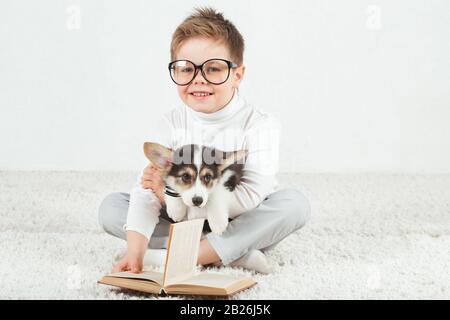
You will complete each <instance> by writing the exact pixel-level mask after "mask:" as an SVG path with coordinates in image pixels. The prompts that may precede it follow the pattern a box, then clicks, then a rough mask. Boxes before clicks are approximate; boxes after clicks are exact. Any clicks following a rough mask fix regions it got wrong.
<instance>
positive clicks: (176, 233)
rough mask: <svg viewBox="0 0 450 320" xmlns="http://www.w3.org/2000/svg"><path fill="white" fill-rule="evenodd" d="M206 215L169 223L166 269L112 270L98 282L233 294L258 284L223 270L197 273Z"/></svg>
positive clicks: (162, 291)
mask: <svg viewBox="0 0 450 320" xmlns="http://www.w3.org/2000/svg"><path fill="white" fill-rule="evenodd" d="M204 221H205V220H204V219H194V220H188V221H183V222H178V223H174V224H172V225H171V226H170V232H169V244H168V248H167V256H166V264H165V267H164V273H162V272H154V271H143V272H141V273H132V272H129V271H125V272H117V273H111V274H108V275H106V276H104V277H103V278H102V279H100V280H99V281H98V282H99V283H102V284H108V285H112V286H117V287H121V288H127V289H132V290H137V291H143V292H148V293H154V294H187V295H214V296H230V295H232V294H234V293H236V292H239V291H241V290H244V289H247V288H249V287H251V286H253V285H255V284H256V282H255V281H254V280H253V279H252V278H248V277H235V276H229V275H224V274H220V273H201V272H200V273H196V272H195V270H196V269H195V267H196V264H197V258H198V249H199V243H200V237H201V235H202V229H203V223H204Z"/></svg>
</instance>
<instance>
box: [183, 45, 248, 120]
mask: <svg viewBox="0 0 450 320" xmlns="http://www.w3.org/2000/svg"><path fill="white" fill-rule="evenodd" d="M214 58H218V59H224V60H228V61H231V62H234V61H233V59H232V58H231V57H230V53H229V50H228V47H227V46H226V44H225V43H224V42H223V41H220V40H216V39H211V38H207V37H193V38H189V39H187V40H185V41H184V42H183V43H182V44H181V45H180V47H179V50H178V52H177V54H176V59H175V60H189V61H192V62H193V63H194V64H196V65H201V64H202V63H203V62H205V61H207V60H209V59H214ZM244 71H245V66H244V65H240V66H238V67H237V68H232V69H231V70H230V75H229V77H228V79H227V81H225V82H224V83H222V84H219V85H215V84H211V83H209V82H208V81H206V79H205V78H204V77H203V75H202V73H201V72H200V70H199V71H198V72H197V74H196V76H195V78H194V79H193V80H192V81H191V82H190V83H189V84H188V85H185V86H180V85H177V90H178V95H179V96H180V98H181V100H182V101H183V102H184V103H185V104H186V105H187V106H189V107H190V108H191V109H193V110H194V111H197V112H203V113H213V112H217V111H219V110H221V109H222V108H223V107H225V106H226V105H227V104H228V103H229V102H230V101H231V99H232V98H233V94H234V90H235V88H238V87H239V84H240V82H241V81H242V78H243V76H244ZM205 94H206V95H205Z"/></svg>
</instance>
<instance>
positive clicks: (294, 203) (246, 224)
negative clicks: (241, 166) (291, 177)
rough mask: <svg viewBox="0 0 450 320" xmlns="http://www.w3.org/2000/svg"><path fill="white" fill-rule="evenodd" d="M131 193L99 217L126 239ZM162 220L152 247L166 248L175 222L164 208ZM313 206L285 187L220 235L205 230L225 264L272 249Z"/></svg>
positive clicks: (104, 207) (117, 197)
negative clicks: (253, 251) (250, 253)
mask: <svg viewBox="0 0 450 320" xmlns="http://www.w3.org/2000/svg"><path fill="white" fill-rule="evenodd" d="M129 201H130V195H129V194H128V193H122V192H115V193H111V194H109V195H108V196H107V197H106V198H105V199H104V200H103V201H102V203H101V204H100V207H99V212H98V217H99V223H100V225H101V226H102V227H103V229H104V230H105V231H106V232H107V233H109V234H111V235H113V236H116V237H119V238H121V239H124V240H126V231H125V230H124V229H123V225H124V224H125V223H126V220H127V213H128V205H129ZM160 213H161V215H160V216H159V223H158V224H157V225H156V228H155V230H154V232H153V234H152V236H151V237H150V241H149V245H148V246H149V247H150V248H152V249H163V248H167V242H168V241H167V240H168V235H169V227H170V224H171V223H173V221H172V219H170V218H169V217H168V215H167V212H166V211H165V209H164V207H163V208H162V209H161V211H160ZM310 213H311V207H310V204H309V201H308V199H307V198H306V197H305V196H304V195H303V194H302V193H301V192H300V191H299V190H297V189H292V188H289V189H282V190H278V191H275V192H273V193H272V194H270V195H268V196H267V197H266V198H265V199H264V200H263V201H262V202H261V203H260V204H259V205H258V206H257V207H256V208H254V209H252V210H250V211H247V212H245V213H243V214H241V215H240V216H238V217H236V218H234V219H233V220H231V221H230V223H229V224H228V227H227V229H226V230H225V231H224V232H223V233H222V234H221V235H220V236H219V235H217V234H214V233H212V232H211V229H210V228H209V226H208V224H207V221H206V223H205V227H204V229H203V231H204V233H207V234H206V238H207V239H208V241H209V243H210V244H211V246H212V247H213V248H214V250H215V251H216V252H217V254H218V256H219V257H220V259H221V261H222V263H223V264H224V265H227V264H229V263H231V262H233V261H234V260H236V259H238V258H240V257H241V256H243V255H244V254H246V253H247V252H248V251H250V250H252V249H260V250H262V251H264V250H267V249H269V248H272V247H273V246H274V245H275V244H277V243H278V242H280V241H281V240H283V239H284V238H285V237H286V236H288V235H289V234H291V233H292V232H294V231H296V230H298V229H300V228H301V227H303V226H304V225H305V223H306V222H307V221H308V220H309V217H310Z"/></svg>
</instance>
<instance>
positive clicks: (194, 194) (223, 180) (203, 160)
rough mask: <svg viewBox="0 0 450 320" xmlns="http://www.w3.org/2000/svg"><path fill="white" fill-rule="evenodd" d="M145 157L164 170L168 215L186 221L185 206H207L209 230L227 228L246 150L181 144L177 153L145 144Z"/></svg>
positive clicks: (222, 230)
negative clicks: (231, 203) (230, 207)
mask: <svg viewBox="0 0 450 320" xmlns="http://www.w3.org/2000/svg"><path fill="white" fill-rule="evenodd" d="M144 154H145V156H146V157H147V158H148V159H149V160H150V161H151V162H152V163H153V164H154V165H155V166H157V167H159V168H161V169H162V171H163V180H164V182H165V189H164V200H165V203H166V211H167V214H168V216H169V217H170V218H171V219H172V220H173V221H175V222H178V221H182V220H183V219H185V217H186V214H187V209H188V207H200V208H203V207H206V208H207V210H206V211H207V219H208V223H209V226H210V228H211V231H212V232H214V233H216V234H222V233H223V232H224V231H225V229H226V228H227V226H228V218H229V209H228V208H229V205H228V204H229V203H230V201H232V198H231V195H232V193H233V192H234V190H235V187H236V186H237V185H238V184H239V183H240V180H241V177H242V169H243V166H244V163H245V157H246V156H247V151H246V150H238V151H229V152H224V151H221V150H218V149H215V148H210V147H207V146H200V145H195V144H189V145H184V146H182V147H180V148H178V149H177V150H175V151H173V150H172V149H169V148H166V147H164V146H162V145H160V144H158V143H153V142H145V143H144Z"/></svg>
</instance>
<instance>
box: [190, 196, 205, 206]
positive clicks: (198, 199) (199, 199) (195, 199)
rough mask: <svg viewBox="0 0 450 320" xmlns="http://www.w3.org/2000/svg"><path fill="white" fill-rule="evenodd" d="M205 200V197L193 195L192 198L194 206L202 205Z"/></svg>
mask: <svg viewBox="0 0 450 320" xmlns="http://www.w3.org/2000/svg"><path fill="white" fill-rule="evenodd" d="M202 202H203V198H202V197H193V198H192V203H193V204H194V206H197V207H198V206H199V205H201V204H202Z"/></svg>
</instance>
